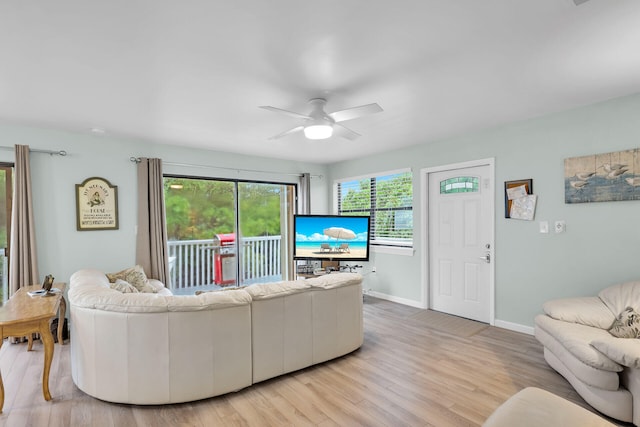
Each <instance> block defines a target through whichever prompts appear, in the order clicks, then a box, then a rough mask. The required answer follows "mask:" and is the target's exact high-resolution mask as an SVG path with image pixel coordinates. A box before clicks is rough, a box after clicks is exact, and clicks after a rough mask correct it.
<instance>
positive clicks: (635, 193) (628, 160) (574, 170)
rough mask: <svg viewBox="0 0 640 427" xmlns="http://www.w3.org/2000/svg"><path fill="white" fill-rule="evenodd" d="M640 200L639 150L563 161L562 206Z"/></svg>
mask: <svg viewBox="0 0 640 427" xmlns="http://www.w3.org/2000/svg"><path fill="white" fill-rule="evenodd" d="M621 200H640V148H636V149H632V150H625V151H616V152H613V153H605V154H595V155H591V156H583V157H571V158H568V159H565V160H564V201H565V203H588V202H611V201H621Z"/></svg>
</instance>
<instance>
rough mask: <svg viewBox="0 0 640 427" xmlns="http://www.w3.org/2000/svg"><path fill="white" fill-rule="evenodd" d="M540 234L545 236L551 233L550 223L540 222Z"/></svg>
mask: <svg viewBox="0 0 640 427" xmlns="http://www.w3.org/2000/svg"><path fill="white" fill-rule="evenodd" d="M540 232H541V233H545V234H546V233H548V232H549V221H540Z"/></svg>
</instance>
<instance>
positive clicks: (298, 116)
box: [260, 105, 311, 120]
mask: <svg viewBox="0 0 640 427" xmlns="http://www.w3.org/2000/svg"><path fill="white" fill-rule="evenodd" d="M260 108H264V109H265V110H269V111H273V112H276V113H282V114H286V115H287V116H290V117H294V118H296V119H305V120H311V117H309V116H305V115H304V114H300V113H294V112H293V111H287V110H283V109H282V108H276V107H271V106H269V105H262V106H260Z"/></svg>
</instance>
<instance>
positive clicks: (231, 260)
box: [165, 176, 295, 294]
mask: <svg viewBox="0 0 640 427" xmlns="http://www.w3.org/2000/svg"><path fill="white" fill-rule="evenodd" d="M294 200H295V185H293V184H276V183H264V182H248V181H232V180H217V179H202V178H185V177H172V176H166V177H165V205H166V217H167V234H168V247H169V270H170V276H171V283H170V287H171V288H172V290H173V291H174V293H178V294H189V293H193V292H195V291H197V290H211V289H219V288H222V287H228V286H244V285H248V284H252V283H260V282H270V281H278V280H285V279H288V278H289V277H290V276H289V275H290V273H289V271H290V270H291V260H290V259H291V255H290V249H289V243H288V242H289V240H290V239H289V235H290V234H289V233H290V228H291V219H292V217H293V209H294Z"/></svg>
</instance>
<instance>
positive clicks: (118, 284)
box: [109, 279, 138, 294]
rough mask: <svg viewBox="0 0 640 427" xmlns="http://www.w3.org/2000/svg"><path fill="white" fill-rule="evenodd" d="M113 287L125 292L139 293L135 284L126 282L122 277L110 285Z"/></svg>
mask: <svg viewBox="0 0 640 427" xmlns="http://www.w3.org/2000/svg"><path fill="white" fill-rule="evenodd" d="M109 286H110V287H111V289H115V290H116V291H118V292H122V293H123V294H137V293H138V290H137V289H136V287H135V286H133V285H132V284H131V283H129V282H125V281H124V280H122V279H116V281H115V283H111V284H110V285H109Z"/></svg>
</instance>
